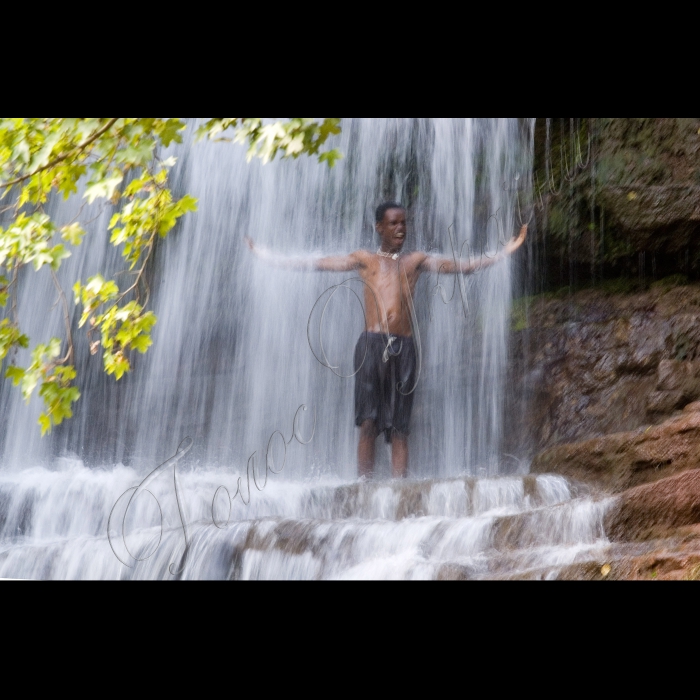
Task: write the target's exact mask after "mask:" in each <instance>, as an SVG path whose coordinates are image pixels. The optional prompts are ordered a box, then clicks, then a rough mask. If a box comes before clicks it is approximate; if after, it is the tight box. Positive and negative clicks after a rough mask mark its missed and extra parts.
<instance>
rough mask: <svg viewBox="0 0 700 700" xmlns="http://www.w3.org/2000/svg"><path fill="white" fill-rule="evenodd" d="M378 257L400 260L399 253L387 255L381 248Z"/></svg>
mask: <svg viewBox="0 0 700 700" xmlns="http://www.w3.org/2000/svg"><path fill="white" fill-rule="evenodd" d="M377 255H381V256H382V257H383V258H391V259H392V260H398V259H399V254H398V253H385V252H384V251H383V250H382V249H381V248H379V249H378V250H377Z"/></svg>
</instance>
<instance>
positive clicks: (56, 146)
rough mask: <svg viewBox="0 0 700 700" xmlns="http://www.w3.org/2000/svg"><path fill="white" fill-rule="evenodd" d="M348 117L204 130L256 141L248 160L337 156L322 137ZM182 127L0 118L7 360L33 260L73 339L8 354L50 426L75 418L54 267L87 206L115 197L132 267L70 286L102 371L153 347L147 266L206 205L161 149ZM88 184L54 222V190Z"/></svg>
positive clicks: (116, 219)
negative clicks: (175, 175)
mask: <svg viewBox="0 0 700 700" xmlns="http://www.w3.org/2000/svg"><path fill="white" fill-rule="evenodd" d="M339 121H340V120H339V119H324V120H322V121H317V120H313V119H306V118H304V119H301V118H295V119H289V120H287V121H278V122H272V123H263V120H262V119H259V118H219V119H209V120H208V121H206V122H205V123H204V124H202V126H200V128H199V129H198V131H197V135H198V137H199V138H203V137H206V138H209V139H212V140H233V141H234V142H238V143H247V144H248V159H249V160H250V158H252V157H253V156H256V157H259V158H261V159H262V160H263V162H267V161H269V160H272V159H273V158H274V157H275V156H276V155H277V154H278V153H279V154H280V155H281V157H282V158H297V157H298V156H299V155H302V154H306V155H316V156H318V159H319V161H321V162H326V163H327V164H328V165H329V166H332V165H333V164H334V163H335V161H336V160H337V159H338V158H339V157H340V153H339V152H338V151H337V150H327V151H322V147H323V146H324V144H325V143H326V141H327V140H328V138H329V137H330V136H331V135H333V134H337V133H339V131H340V126H339ZM185 128H186V125H185V123H184V122H183V121H182V120H181V119H176V118H169V119H159V118H70V119H68V118H0V217H3V218H4V220H5V221H6V222H7V223H6V225H5V226H4V227H3V226H0V273H3V274H0V307H4V308H6V317H5V318H3V319H2V320H0V360H1V359H4V358H5V357H7V356H8V355H10V359H12V358H13V356H14V351H16V349H18V348H27V347H29V344H30V339H29V338H28V337H27V335H26V334H24V333H23V332H22V330H21V328H20V319H19V318H18V314H17V287H18V278H19V273H20V270H21V269H22V268H24V267H26V266H29V265H30V264H31V266H32V267H33V269H34V270H35V271H38V270H40V269H42V268H44V267H47V268H48V269H49V270H50V273H51V276H52V279H53V281H54V284H55V285H56V290H57V294H58V298H59V301H60V302H61V305H62V310H63V317H64V322H65V332H66V337H65V339H63V340H62V339H60V338H51V340H50V341H49V342H48V343H47V344H45V345H42V344H39V345H36V346H35V347H34V349H33V350H32V352H31V364H30V365H29V366H28V367H19V366H16V365H15V364H10V366H9V367H7V369H6V373H5V376H6V377H8V378H9V379H11V380H12V382H13V383H14V384H15V386H19V387H20V389H21V391H22V395H23V396H24V398H25V399H26V400H27V401H29V400H30V398H31V396H32V394H33V392H34V391H35V390H36V388H37V387H39V391H38V393H39V396H40V397H41V398H42V399H43V402H44V408H45V410H44V412H43V413H42V414H41V416H40V418H39V424H40V426H41V431H42V434H44V433H46V432H47V431H49V430H50V429H51V426H52V425H54V424H60V423H61V422H62V421H63V419H64V418H70V417H71V415H72V404H73V403H74V402H75V401H77V400H78V398H79V396H80V393H79V391H78V389H77V387H76V386H74V380H75V379H76V369H75V366H74V364H73V359H74V346H73V338H72V335H71V322H70V309H69V304H68V300H67V298H66V296H65V294H64V292H63V290H62V289H61V287H60V285H59V282H58V277H57V276H56V271H57V270H58V269H59V268H60V266H61V263H62V261H63V260H65V259H66V258H67V257H69V256H70V255H71V251H72V249H73V248H75V247H77V246H79V245H80V244H81V242H82V240H83V237H84V236H85V229H84V227H83V225H81V223H80V216H81V214H82V212H83V209H84V206H85V204H93V203H95V202H97V203H102V205H103V206H106V205H108V204H109V205H111V206H112V207H114V209H115V210H116V211H115V213H114V215H113V216H112V218H111V220H110V222H109V227H108V228H109V231H111V237H110V242H111V243H112V244H113V245H115V246H118V247H120V250H121V254H122V257H123V258H124V260H125V261H126V263H127V265H128V274H129V275H130V276H131V278H130V279H129V281H128V282H127V283H126V284H124V285H123V287H120V286H119V285H118V284H117V283H116V282H115V281H114V280H108V279H105V278H104V277H103V276H102V275H101V274H97V275H94V276H93V277H91V278H89V279H88V280H87V281H86V282H85V283H83V282H82V281H81V280H78V281H76V282H75V284H74V285H73V291H74V297H75V303H76V305H78V306H80V307H82V315H81V317H80V322H79V327H81V328H82V327H84V326H85V325H87V326H88V329H87V336H88V341H89V343H90V346H89V347H90V352H91V354H96V353H97V352H98V349H99V347H100V346H102V350H103V353H102V361H103V366H104V370H105V371H106V372H107V373H108V374H112V375H114V376H115V378H116V379H119V378H121V377H122V376H123V375H124V373H125V372H128V371H129V370H130V369H131V359H130V352H131V351H132V350H137V351H138V352H140V353H144V352H146V351H147V350H148V347H149V346H150V345H151V342H152V341H151V336H150V334H151V330H152V328H153V326H154V324H155V323H156V320H157V319H156V316H155V314H153V312H152V311H147V310H146V306H147V303H148V285H147V282H146V277H145V271H146V266H147V264H148V262H149V259H150V258H151V256H152V254H153V251H154V245H155V242H156V240H157V239H158V238H165V237H166V236H167V235H168V233H169V232H170V231H171V230H172V229H173V228H174V227H175V225H176V224H177V222H178V220H179V219H180V218H181V217H182V216H184V215H185V214H187V213H189V212H193V211H196V209H197V202H196V200H195V199H194V198H193V197H191V196H189V195H184V196H182V197H180V198H176V197H174V196H173V193H172V191H171V190H170V188H169V186H168V172H169V170H170V169H171V168H172V167H173V165H174V164H175V158H173V157H170V158H166V159H163V158H162V157H161V150H162V149H165V148H168V147H169V146H170V145H171V144H173V143H181V142H182V138H183V132H184V130H185ZM227 133H230V134H232V138H228V137H226V136H225V134H227ZM80 188H83V194H82V197H83V198H84V199H85V203H84V204H83V206H82V207H81V208H80V212H79V213H78V216H77V217H76V218H75V219H74V220H72V221H67V222H57V221H53V220H52V219H51V218H50V217H49V216H48V214H47V213H46V211H45V207H46V205H47V203H48V202H49V200H50V198H55V197H62V198H63V199H68V198H69V197H71V196H72V195H76V194H77V193H78V192H79V189H80ZM93 334H96V335H97V336H98V337H97V338H95V337H93ZM64 344H65V346H66V349H65V352H64V353H63V354H62V353H61V348H62V347H63V346H64Z"/></svg>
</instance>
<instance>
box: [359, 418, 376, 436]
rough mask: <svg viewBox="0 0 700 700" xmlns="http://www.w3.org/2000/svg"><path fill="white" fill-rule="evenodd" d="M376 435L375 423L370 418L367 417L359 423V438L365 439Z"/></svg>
mask: <svg viewBox="0 0 700 700" xmlns="http://www.w3.org/2000/svg"><path fill="white" fill-rule="evenodd" d="M376 437H377V424H376V423H375V422H374V421H373V420H372V419H371V418H368V419H367V420H365V421H363V422H362V423H361V424H360V439H361V440H367V439H372V438H376Z"/></svg>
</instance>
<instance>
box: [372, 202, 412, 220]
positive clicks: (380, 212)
mask: <svg viewBox="0 0 700 700" xmlns="http://www.w3.org/2000/svg"><path fill="white" fill-rule="evenodd" d="M389 209H403V210H404V211H406V207H405V206H404V205H403V204H399V203H398V202H384V204H380V205H379V206H378V207H377V211H376V212H375V214H374V220H375V221H376V222H377V223H378V224H379V223H381V222H382V221H384V214H386V213H387V211H388V210H389Z"/></svg>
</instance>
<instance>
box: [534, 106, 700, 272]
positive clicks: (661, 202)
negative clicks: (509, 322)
mask: <svg viewBox="0 0 700 700" xmlns="http://www.w3.org/2000/svg"><path fill="white" fill-rule="evenodd" d="M547 131H548V129H547V120H546V119H538V120H537V122H536V130H535V171H536V181H537V182H538V183H539V184H540V192H541V200H540V201H541V203H542V204H543V205H544V208H543V210H542V211H541V215H540V217H539V222H538V223H539V225H540V228H541V231H540V236H539V237H538V240H537V243H536V247H537V255H536V257H537V258H538V259H539V263H540V266H541V267H542V269H543V270H545V271H546V272H547V284H549V285H550V286H560V285H563V284H572V283H573V284H580V283H581V282H583V283H586V282H587V281H590V278H591V277H594V278H595V277H599V276H602V277H605V276H606V275H613V276H615V275H619V274H621V273H629V274H632V275H643V274H647V275H650V276H658V277H663V276H666V275H669V274H673V273H674V272H681V273H683V274H686V275H689V276H691V277H700V119H698V118H626V119H610V118H596V119H550V120H549V139H548V138H547ZM589 136H590V137H591V148H590V158H588V159H587V156H588V152H589V151H588V143H589ZM577 163H578V164H579V165H578V166H577ZM583 166H585V167H583ZM547 173H549V174H550V183H551V185H552V187H548V186H545V183H546V181H547V180H546V178H547Z"/></svg>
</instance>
